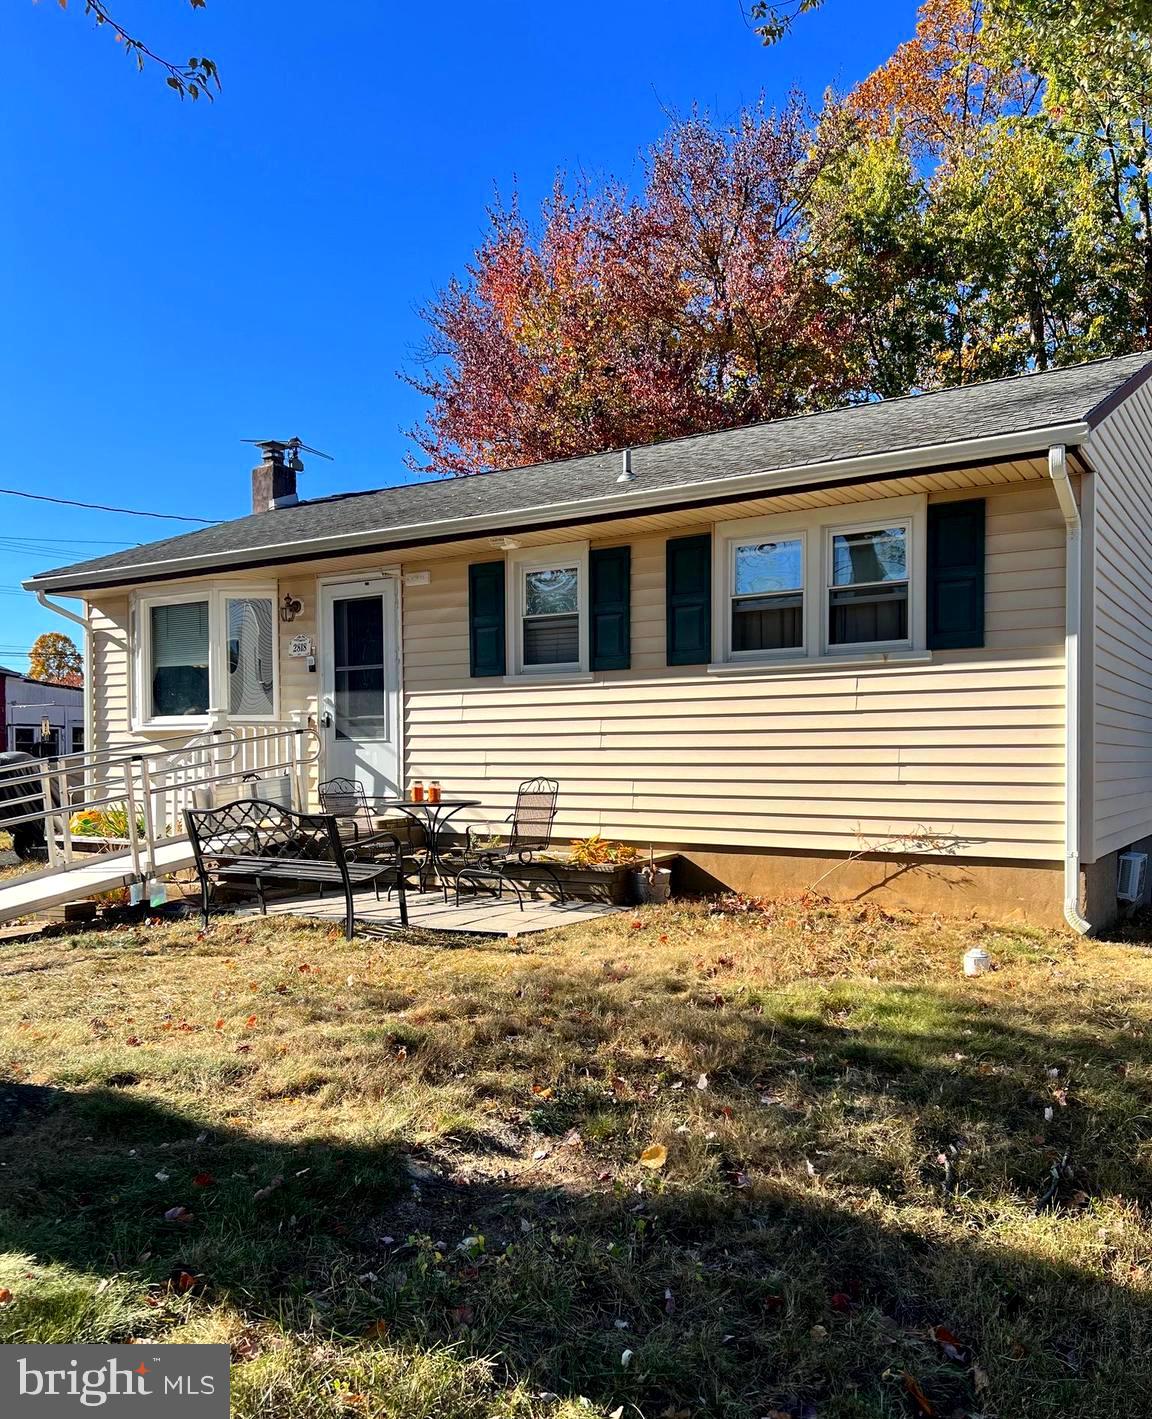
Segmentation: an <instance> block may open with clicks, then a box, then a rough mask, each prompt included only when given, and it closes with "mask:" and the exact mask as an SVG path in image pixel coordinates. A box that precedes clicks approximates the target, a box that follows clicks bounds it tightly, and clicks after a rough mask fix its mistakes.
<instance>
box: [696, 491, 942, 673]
mask: <svg viewBox="0 0 1152 1419" xmlns="http://www.w3.org/2000/svg"><path fill="white" fill-rule="evenodd" d="M927 520H928V499H927V496H926V495H924V494H922V493H920V494H912V495H909V496H906V497H900V498H879V499H876V500H875V501H872V502H866V503H841V504H840V505H838V506H836V507H827V508H813V509H811V510H810V511H808V512H802V513H801V512H788V513H776V514H774V515H771V516H768V517H749V518H741V519H740V520H739V521H733V522H720V523H717V524H716V526H715V527H714V529H713V548H712V551H713V556H712V568H713V571H712V643H713V645H714V646H715V647H716V663H715V664H713V665H711V666H709V669H710V670H712V671H714V672H721V673H722V672H728V673H732V672H734V671H739V670H741V669H743V670H755V669H756V668H757V667H763V668H765V669H769V668H775V669H780V670H783V669H793V668H798V669H805V668H807V669H819V668H821V667H827V668H832V667H833V666H834V665H836V666H838V665H845V666H850V665H853V664H856V663H863V664H868V663H873V664H874V663H877V662H878V661H886V660H888V659H892V660H896V661H902V662H904V663H907V661H908V660H909V659H911V658H912V657H921V656H924V655H927V653H928V652H927V644H928V634H927V594H926V593H927V543H928V538H927ZM880 526H884V527H905V528H906V529H907V538H908V631H909V634H908V638H907V639H906V640H901V641H862V642H859V643H858V644H855V645H846V644H841V643H836V644H834V645H833V644H830V643H829V639H828V605H829V590H830V587H831V581H832V538H833V537H834V536H835V535H836V534H837V533H841V532H861V531H868V530H870V529H872V528H876V527H880ZM786 537H800V538H802V539H803V541H804V644H803V648H801V649H787V650H768V651H733V649H732V588H733V585H734V567H735V556H736V552H735V549H736V547H737V546H740V545H743V544H747V543H749V542H756V541H772V540H783V539H784V538H786Z"/></svg>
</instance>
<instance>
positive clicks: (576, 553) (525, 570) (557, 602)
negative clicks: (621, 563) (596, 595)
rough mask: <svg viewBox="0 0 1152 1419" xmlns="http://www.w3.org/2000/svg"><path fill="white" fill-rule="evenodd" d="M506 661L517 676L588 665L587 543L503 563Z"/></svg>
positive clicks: (517, 555)
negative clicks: (505, 572)
mask: <svg viewBox="0 0 1152 1419" xmlns="http://www.w3.org/2000/svg"><path fill="white" fill-rule="evenodd" d="M507 584H508V596H509V600H510V603H511V604H510V606H509V615H508V626H509V634H510V636H511V638H512V640H513V644H512V646H511V647H510V650H511V654H510V656H509V662H510V664H511V665H512V666H514V667H515V670H516V672H517V673H519V674H522V675H548V674H564V673H569V674H570V673H573V672H581V671H584V670H586V669H587V665H588V544H587V543H586V542H574V543H564V544H561V545H558V546H551V547H532V548H524V549H522V550H517V551H515V552H513V553H511V554H510V556H509V559H508V579H507Z"/></svg>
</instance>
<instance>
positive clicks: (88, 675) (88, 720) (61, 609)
mask: <svg viewBox="0 0 1152 1419" xmlns="http://www.w3.org/2000/svg"><path fill="white" fill-rule="evenodd" d="M36 600H37V601H39V603H40V605H41V606H43V607H44V609H45V611H55V612H56V614H57V616H63V617H64V619H65V620H66V621H74V622H75V623H76V625H78V626H81V627H82V628H83V630H84V752H85V753H88V751H89V750H90V749H91V748H92V623H91V622H90V621H89V619H88V603H87V602H86V601H85V602H84V614H83V616H78V615H77V614H76V612H75V611H69V609H68V607H67V606H58V605H57V604H56V602H55V601H49V600H48V596H47V593H46V592H43V591H37V593H36Z"/></svg>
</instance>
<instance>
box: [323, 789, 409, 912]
mask: <svg viewBox="0 0 1152 1419" xmlns="http://www.w3.org/2000/svg"><path fill="white" fill-rule="evenodd" d="M317 792H318V793H319V796H320V807H321V808H322V809H323V810H324V812H325V813H331V814H332V815H333V816H334V817H335V819H336V821H337V824H338V825H339V828H340V836H341V838H342V839H343V840H344V844H345V847H346V848H350V849H351V850H352V851H353V853H354V854H355V856H356V857H357V858H360V857H365V856H371V854H372V852H373V851H374V849H375V846H376V844H377V843H385V844H387V845H388V846H389V847H390V848H392V849H393V850H395V851H396V852H398V853H399V855H400V857H401V859H402V860H403V861H404V863H405V866H406V868H407V869H408V870H410V871H414V872H415V874H416V881H417V884H418V886H419V888H420V890H421V891H422V892H424V891H426V890H427V881H428V853H427V850H426V849H425V848H423V847H421V846H420V845H419V844H418V843H413V842H412V841H411V833H412V832H414V831H416V827H415V825H413V826H412V827H409V829H408V833H409V840H408V841H407V842H404V843H402V842H401V841H400V839H399V837H398V835H397V834H396V833H395V832H394V831H391V830H389V829H386V828H378V827H377V826H376V821H375V819H374V817H373V814H372V804H371V801H370V799H369V798H368V794H367V792H366V790H365V788H364V785H363V784H362V783H361V782H360V780H359V779H355V778H330V779H327V780H326V781H325V782H324V783H322V784H321V785H320V786H319V789H318V790H317ZM409 864H411V866H409ZM389 890H391V889H389Z"/></svg>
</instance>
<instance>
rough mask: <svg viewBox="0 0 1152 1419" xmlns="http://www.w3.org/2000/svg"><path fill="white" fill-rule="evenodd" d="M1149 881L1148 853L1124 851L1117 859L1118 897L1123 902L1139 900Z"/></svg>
mask: <svg viewBox="0 0 1152 1419" xmlns="http://www.w3.org/2000/svg"><path fill="white" fill-rule="evenodd" d="M1147 882H1148V854H1147V853H1146V852H1122V853H1121V854H1120V857H1119V859H1118V861H1117V872H1116V898H1117V900H1118V901H1121V902H1139V901H1141V900H1142V899H1143V896H1144V888H1145V886H1146V885H1147Z"/></svg>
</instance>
